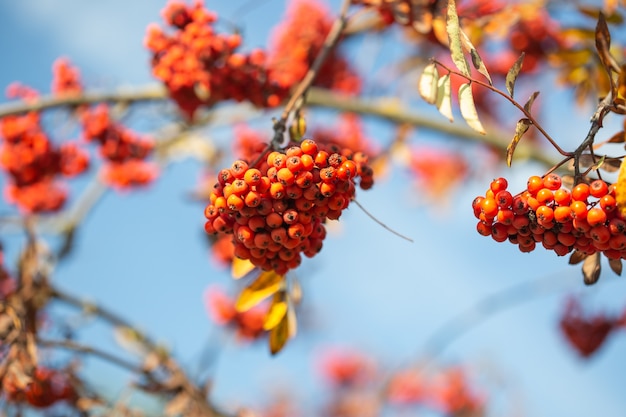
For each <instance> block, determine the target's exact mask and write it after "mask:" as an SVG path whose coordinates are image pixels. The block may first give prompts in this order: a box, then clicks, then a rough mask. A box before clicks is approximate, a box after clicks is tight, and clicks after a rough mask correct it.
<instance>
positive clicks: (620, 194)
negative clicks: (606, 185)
mask: <svg viewBox="0 0 626 417" xmlns="http://www.w3.org/2000/svg"><path fill="white" fill-rule="evenodd" d="M615 202H616V203H617V209H618V210H619V213H620V215H621V216H622V218H624V217H626V158H624V159H623V160H622V163H621V166H620V169H619V174H618V175H617V181H616V182H615Z"/></svg>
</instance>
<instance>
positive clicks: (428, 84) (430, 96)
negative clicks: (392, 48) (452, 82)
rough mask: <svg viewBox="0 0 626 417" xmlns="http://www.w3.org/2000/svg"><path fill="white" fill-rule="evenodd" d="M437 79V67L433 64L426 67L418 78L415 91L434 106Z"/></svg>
mask: <svg viewBox="0 0 626 417" xmlns="http://www.w3.org/2000/svg"><path fill="white" fill-rule="evenodd" d="M438 78H439V72H437V66H436V65H435V64H434V63H433V64H428V65H426V68H424V72H423V73H422V76H421V77H420V80H419V84H418V86H417V90H418V91H419V93H420V96H422V98H423V99H424V101H426V102H427V103H429V104H435V101H436V100H437V80H438Z"/></svg>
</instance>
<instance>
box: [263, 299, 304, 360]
mask: <svg viewBox="0 0 626 417" xmlns="http://www.w3.org/2000/svg"><path fill="white" fill-rule="evenodd" d="M296 327H297V326H296V314H295V311H294V309H293V307H292V306H291V305H288V307H287V314H285V315H284V316H283V317H282V319H281V320H280V322H279V323H278V324H277V325H276V327H274V328H273V329H272V330H270V334H269V345H270V353H271V354H272V355H275V354H277V353H278V352H280V351H281V350H282V349H283V348H284V347H285V345H286V344H287V341H288V340H289V339H291V338H292V337H294V336H295V335H296Z"/></svg>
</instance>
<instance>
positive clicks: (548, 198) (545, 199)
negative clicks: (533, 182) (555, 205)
mask: <svg viewBox="0 0 626 417" xmlns="http://www.w3.org/2000/svg"><path fill="white" fill-rule="evenodd" d="M536 198H537V201H539V203H541V204H550V203H552V202H553V201H554V193H553V192H552V190H549V189H547V188H542V189H541V190H539V191H537V197H536Z"/></svg>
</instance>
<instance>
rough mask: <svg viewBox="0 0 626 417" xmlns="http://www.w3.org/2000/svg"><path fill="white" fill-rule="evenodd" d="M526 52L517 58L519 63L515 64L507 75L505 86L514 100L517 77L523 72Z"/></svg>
mask: <svg viewBox="0 0 626 417" xmlns="http://www.w3.org/2000/svg"><path fill="white" fill-rule="evenodd" d="M524 55H525V54H524V52H522V54H521V55H520V56H519V58H517V61H515V63H514V64H513V66H512V67H511V68H510V69H509V71H508V72H507V73H506V79H505V82H504V83H505V85H506V91H508V92H509V95H510V96H511V98H513V93H514V92H515V81H516V80H517V76H518V75H519V72H520V71H521V70H522V63H523V62H524Z"/></svg>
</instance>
